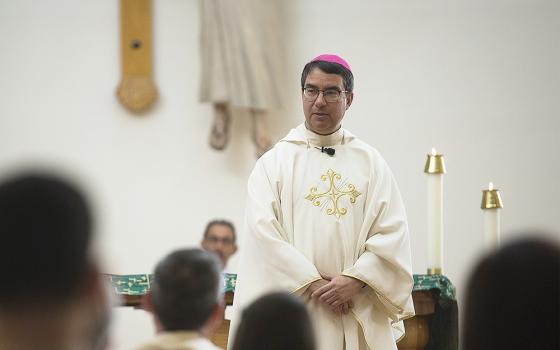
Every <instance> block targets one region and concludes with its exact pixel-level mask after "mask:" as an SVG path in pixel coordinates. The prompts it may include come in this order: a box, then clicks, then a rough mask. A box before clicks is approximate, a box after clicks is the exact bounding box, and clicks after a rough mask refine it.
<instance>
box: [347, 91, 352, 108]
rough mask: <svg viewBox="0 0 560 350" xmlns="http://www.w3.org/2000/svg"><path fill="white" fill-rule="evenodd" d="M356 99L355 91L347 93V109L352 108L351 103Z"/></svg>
mask: <svg viewBox="0 0 560 350" xmlns="http://www.w3.org/2000/svg"><path fill="white" fill-rule="evenodd" d="M352 101H354V92H353V91H352V92H349V93H347V94H346V109H348V108H350V105H351V104H352Z"/></svg>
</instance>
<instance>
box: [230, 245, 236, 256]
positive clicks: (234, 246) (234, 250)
mask: <svg viewBox="0 0 560 350" xmlns="http://www.w3.org/2000/svg"><path fill="white" fill-rule="evenodd" d="M236 252H237V244H235V243H234V244H233V253H231V254H232V255H233V254H235V253H236Z"/></svg>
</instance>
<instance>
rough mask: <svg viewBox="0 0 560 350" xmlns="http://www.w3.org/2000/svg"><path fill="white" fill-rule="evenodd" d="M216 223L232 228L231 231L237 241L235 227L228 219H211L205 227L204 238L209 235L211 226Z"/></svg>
mask: <svg viewBox="0 0 560 350" xmlns="http://www.w3.org/2000/svg"><path fill="white" fill-rule="evenodd" d="M214 225H222V226H227V227H229V228H230V229H231V233H232V235H233V243H235V239H236V236H235V227H233V224H232V223H231V222H230V221H227V220H212V221H210V222H209V223H208V224H207V225H206V228H205V229H204V238H206V237H208V232H210V228H212V226H214Z"/></svg>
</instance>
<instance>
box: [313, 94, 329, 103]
mask: <svg viewBox="0 0 560 350" xmlns="http://www.w3.org/2000/svg"><path fill="white" fill-rule="evenodd" d="M326 104H327V101H325V97H324V96H323V91H319V95H317V98H316V99H315V105H318V106H324V105H326Z"/></svg>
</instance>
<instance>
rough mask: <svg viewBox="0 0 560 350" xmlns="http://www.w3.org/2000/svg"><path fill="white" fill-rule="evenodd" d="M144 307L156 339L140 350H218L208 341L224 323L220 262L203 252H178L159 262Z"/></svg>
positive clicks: (138, 349)
mask: <svg viewBox="0 0 560 350" xmlns="http://www.w3.org/2000/svg"><path fill="white" fill-rule="evenodd" d="M144 307H145V309H146V310H148V311H150V312H151V313H152V314H153V317H154V322H155V326H156V329H157V332H158V334H157V336H156V338H155V339H154V340H152V341H150V342H147V343H145V344H142V345H141V346H140V347H138V348H137V350H163V349H174V350H187V349H188V350H206V349H207V350H216V349H219V348H217V347H216V346H214V345H213V344H212V343H211V342H210V340H208V337H209V336H210V334H212V333H213V331H214V330H215V329H216V328H217V327H218V326H219V325H220V323H221V322H222V313H223V307H224V302H223V292H222V277H221V273H220V266H219V262H218V260H217V258H216V257H215V256H214V255H213V254H211V253H208V252H205V251H203V250H200V249H184V250H177V251H175V252H173V253H171V254H169V255H168V256H167V257H165V258H164V259H163V260H162V261H160V262H159V263H158V265H157V267H156V270H155V272H154V279H153V281H152V285H151V290H150V292H149V293H148V294H147V295H146V297H145V298H144Z"/></svg>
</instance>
